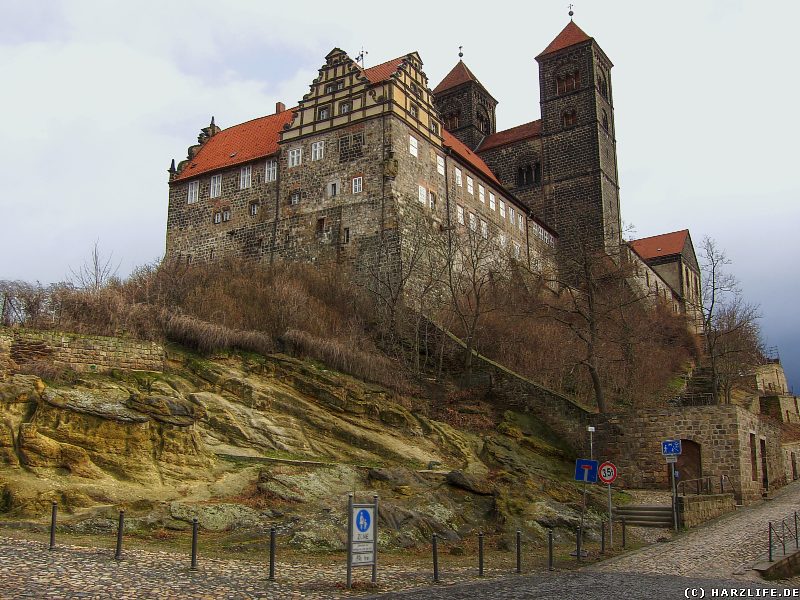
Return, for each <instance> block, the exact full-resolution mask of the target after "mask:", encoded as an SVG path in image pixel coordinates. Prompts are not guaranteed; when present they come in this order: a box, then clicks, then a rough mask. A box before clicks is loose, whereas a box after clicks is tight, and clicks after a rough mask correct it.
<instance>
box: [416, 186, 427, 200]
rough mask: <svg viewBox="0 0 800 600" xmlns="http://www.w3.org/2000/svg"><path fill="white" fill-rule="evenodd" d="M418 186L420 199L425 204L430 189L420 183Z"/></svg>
mask: <svg viewBox="0 0 800 600" xmlns="http://www.w3.org/2000/svg"><path fill="white" fill-rule="evenodd" d="M418 187H419V190H418V192H419V193H418V198H419V201H420V202H422V204H425V202H427V200H428V190H426V189H425V186H424V185H420V186H418Z"/></svg>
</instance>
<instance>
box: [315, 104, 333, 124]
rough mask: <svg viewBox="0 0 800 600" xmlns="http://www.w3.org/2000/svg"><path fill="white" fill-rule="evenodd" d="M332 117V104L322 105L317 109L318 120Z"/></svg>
mask: <svg viewBox="0 0 800 600" xmlns="http://www.w3.org/2000/svg"><path fill="white" fill-rule="evenodd" d="M330 118H331V107H330V106H320V107H319V108H318V109H317V120H318V121H324V120H325V119H330Z"/></svg>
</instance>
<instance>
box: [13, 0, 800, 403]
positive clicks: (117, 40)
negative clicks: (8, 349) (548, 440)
mask: <svg viewBox="0 0 800 600" xmlns="http://www.w3.org/2000/svg"><path fill="white" fill-rule="evenodd" d="M567 3H568V2H567V1H566V0H564V2H560V1H547V2H544V1H541V0H536V1H528V2H519V1H518V2H508V1H503V0H495V1H493V2H491V3H486V2H471V1H464V0H462V1H460V2H418V1H417V0H406V1H405V2H403V3H402V4H401V5H388V4H387V5H383V4H380V3H360V4H355V3H352V4H344V5H343V4H337V3H330V2H317V1H309V0H305V1H304V2H302V3H296V4H294V5H291V6H290V5H289V4H287V3H285V2H281V3H273V2H263V1H250V2H245V1H243V0H242V1H238V2H237V1H226V2H219V1H213V0H192V1H170V2H163V1H159V2H155V1H146V0H137V2H116V1H111V0H105V1H100V0H93V1H92V0H85V1H62V2H46V1H44V0H42V1H35V0H20V1H15V0H0V9H1V10H2V13H1V14H2V15H3V18H2V20H0V81H2V91H1V92H0V119H1V120H2V121H1V122H2V125H0V131H2V133H0V139H1V140H2V144H0V181H2V182H3V192H2V193H1V194H0V210H2V234H0V279H23V280H28V281H35V280H39V281H41V282H43V283H47V282H51V281H57V280H61V279H63V278H64V277H65V276H66V275H67V274H68V273H69V269H70V266H73V267H77V266H78V265H80V264H81V263H82V262H83V260H84V258H85V256H86V255H87V254H88V252H89V250H90V248H91V246H92V245H93V243H94V242H95V240H99V244H100V247H101V250H102V251H104V252H106V253H112V252H113V255H114V257H115V260H117V261H120V263H121V266H120V274H121V275H125V274H127V273H128V272H130V270H131V269H132V268H133V267H134V266H136V265H139V264H142V263H146V262H152V261H154V260H157V259H158V258H160V256H161V255H162V253H163V250H164V237H165V222H166V210H167V173H166V170H167V168H168V166H169V162H170V160H171V159H172V158H175V159H176V160H180V159H182V158H184V157H185V156H186V148H187V146H189V145H191V144H192V143H194V142H195V141H196V138H197V134H198V133H199V130H200V128H201V127H204V126H205V125H207V124H208V122H209V120H210V118H211V115H215V116H216V123H217V124H218V125H220V126H221V127H223V128H224V127H228V126H230V125H233V124H236V123H240V122H242V121H245V120H248V119H251V118H254V117H257V116H261V115H264V114H269V113H271V112H273V111H274V107H275V102H276V101H278V100H280V101H283V102H285V103H286V104H287V106H292V105H294V104H295V103H296V102H297V101H298V100H299V99H300V98H301V97H302V95H303V94H304V93H306V92H307V91H308V86H309V84H310V82H311V81H312V79H313V78H314V77H315V76H316V73H317V70H318V69H319V67H320V66H321V65H322V63H323V62H324V58H323V57H324V56H325V54H327V52H328V51H330V50H331V48H333V47H335V46H338V47H340V48H342V49H344V50H346V51H347V52H349V53H350V55H351V56H355V55H356V54H357V52H358V51H359V50H360V49H361V48H362V46H363V47H364V48H365V49H366V50H367V51H368V53H369V54H368V55H367V66H371V65H374V64H377V63H379V62H383V61H384V60H388V59H390V58H393V57H395V56H400V55H402V54H406V53H408V52H411V51H413V50H417V51H418V52H419V53H420V55H421V57H422V60H423V62H424V68H425V71H426V73H427V75H428V77H429V78H430V81H429V84H430V87H431V88H433V87H435V85H436V84H437V83H438V82H439V81H440V80H441V78H442V77H443V76H444V75H445V74H446V73H447V72H448V71H449V70H450V68H451V67H452V66H453V64H455V62H456V61H457V60H458V57H457V53H458V46H460V45H463V46H464V55H465V56H464V61H465V62H466V63H467V65H469V67H470V69H471V70H472V71H473V72H474V73H475V74H476V76H477V77H478V78H479V79H480V80H481V82H482V83H483V84H484V85H485V86H486V88H487V89H488V90H489V91H490V92H491V93H492V95H493V96H494V97H495V98H497V99H498V100H499V101H500V104H499V106H498V113H497V123H498V129H504V128H508V127H511V126H514V125H517V124H520V123H524V122H528V121H531V120H533V119H536V118H538V117H539V90H538V80H537V69H536V63H535V61H534V56H536V55H537V54H538V53H539V52H540V51H541V50H543V49H544V48H545V46H547V44H548V43H549V42H550V41H551V40H552V39H553V38H554V37H555V36H556V35H557V34H558V32H559V31H560V30H561V29H562V28H563V27H564V25H566V23H567V20H568V16H567V6H566V5H567ZM276 6H281V8H276ZM383 6H386V7H387V8H388V7H389V6H392V8H391V12H390V13H387V12H382V11H381V10H380V8H378V7H383ZM575 22H576V23H577V24H578V25H579V26H580V27H581V28H582V29H583V30H584V31H586V32H587V33H588V34H589V35H591V36H593V37H594V38H595V39H596V40H597V42H598V43H599V44H600V46H601V47H602V48H603V49H604V50H605V52H606V54H607V55H608V56H609V57H610V58H611V60H612V61H613V62H614V64H615V68H614V69H613V70H612V73H611V77H612V81H613V85H614V102H615V119H616V133H617V140H618V152H619V170H620V183H621V188H622V189H621V198H622V214H623V220H624V221H625V222H626V223H627V224H629V225H631V226H633V227H634V228H635V234H636V236H637V237H644V236H649V235H654V234H658V233H664V232H668V231H674V230H678V229H684V228H688V229H689V230H690V231H691V233H692V238H693V240H694V242H695V247H696V248H698V249H699V246H700V244H701V241H702V239H703V237H704V236H707V235H708V236H711V237H713V238H715V239H716V240H717V242H718V243H719V245H720V246H721V247H723V248H725V249H726V251H727V253H728V255H729V257H730V258H731V260H732V261H733V265H732V269H733V270H734V271H735V273H736V275H737V276H738V278H739V280H740V281H741V283H742V287H743V290H744V293H745V295H746V297H747V298H748V299H749V300H751V301H752V302H755V303H758V304H760V306H761V311H762V313H763V315H764V316H763V320H762V327H763V331H764V334H765V338H766V342H767V345H768V346H772V345H776V346H778V347H779V350H780V353H781V358H782V359H783V363H784V366H785V367H786V370H787V372H789V375H790V379H791V381H792V383H793V384H794V386H795V390H796V391H800V343H799V342H798V338H800V319H798V318H797V317H796V316H795V312H794V302H795V301H797V299H798V298H800V282H799V280H798V267H797V266H796V261H797V259H798V251H797V237H798V233H800V232H798V225H800V202H798V200H800V198H799V196H800V194H799V193H798V192H799V191H800V183H799V181H800V179H799V178H798V175H797V171H798V167H797V163H798V158H800V157H799V156H798V154H800V153H798V150H797V147H798V146H797V144H798V141H799V140H800V124H798V114H799V113H798V110H797V104H798V91H800V84H799V83H798V78H797V76H796V71H797V64H796V63H797V59H798V53H799V52H798V47H797V33H796V24H797V23H798V22H800V2H790V1H784V2H780V1H778V2H770V3H767V2H760V1H751V2H744V1H741V0H740V1H736V0H717V1H713V0H691V1H684V2H681V1H675V0H673V1H671V2H633V1H621V0H620V1H613V0H612V1H609V0H604V1H603V2H598V1H596V0H595V1H592V2H588V1H585V2H580V1H579V0H577V1H576V2H575Z"/></svg>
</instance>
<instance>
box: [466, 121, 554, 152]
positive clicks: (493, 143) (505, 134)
mask: <svg viewBox="0 0 800 600" xmlns="http://www.w3.org/2000/svg"><path fill="white" fill-rule="evenodd" d="M541 135H542V120H541V119H537V120H536V121H531V122H530V123H524V124H522V125H517V126H516V127H512V128H511V129H506V130H504V131H498V132H497V133H493V134H492V135H490V136H487V137H486V139H484V140H483V142H482V143H481V145H480V146H478V152H483V151H485V150H491V149H492V148H498V147H500V146H505V145H507V144H513V143H515V142H519V141H522V140H527V139H530V138H536V137H541Z"/></svg>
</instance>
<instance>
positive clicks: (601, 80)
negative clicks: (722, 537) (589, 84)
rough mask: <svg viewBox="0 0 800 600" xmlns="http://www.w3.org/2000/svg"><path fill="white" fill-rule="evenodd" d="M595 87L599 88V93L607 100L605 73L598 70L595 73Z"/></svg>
mask: <svg viewBox="0 0 800 600" xmlns="http://www.w3.org/2000/svg"><path fill="white" fill-rule="evenodd" d="M597 89H598V90H600V95H601V96H603V98H605V99H606V100H608V83H607V82H606V77H605V74H604V73H603V72H602V71H600V73H599V74H598V75H597Z"/></svg>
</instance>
